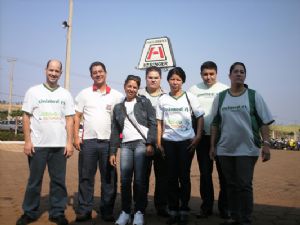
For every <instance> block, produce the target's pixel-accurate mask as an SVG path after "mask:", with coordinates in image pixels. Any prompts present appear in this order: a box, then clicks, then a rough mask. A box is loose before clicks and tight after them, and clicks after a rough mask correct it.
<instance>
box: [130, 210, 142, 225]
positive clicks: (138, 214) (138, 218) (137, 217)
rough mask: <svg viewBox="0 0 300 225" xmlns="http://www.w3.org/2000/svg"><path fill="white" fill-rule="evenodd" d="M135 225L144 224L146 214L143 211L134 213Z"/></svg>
mask: <svg viewBox="0 0 300 225" xmlns="http://www.w3.org/2000/svg"><path fill="white" fill-rule="evenodd" d="M133 225H144V214H143V213H141V211H137V212H136V213H135V214H134V219H133Z"/></svg>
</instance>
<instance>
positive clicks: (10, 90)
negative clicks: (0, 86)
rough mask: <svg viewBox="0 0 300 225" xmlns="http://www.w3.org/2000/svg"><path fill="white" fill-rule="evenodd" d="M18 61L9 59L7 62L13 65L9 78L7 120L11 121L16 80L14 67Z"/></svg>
mask: <svg viewBox="0 0 300 225" xmlns="http://www.w3.org/2000/svg"><path fill="white" fill-rule="evenodd" d="M16 61H17V60H16V59H7V62H9V63H11V67H10V76H9V100H8V101H9V104H8V115H7V118H8V119H10V114H11V106H12V92H13V79H14V66H15V62H16Z"/></svg>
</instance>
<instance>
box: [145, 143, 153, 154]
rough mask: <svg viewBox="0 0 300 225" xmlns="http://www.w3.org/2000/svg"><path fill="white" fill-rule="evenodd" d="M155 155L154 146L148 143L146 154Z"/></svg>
mask: <svg viewBox="0 0 300 225" xmlns="http://www.w3.org/2000/svg"><path fill="white" fill-rule="evenodd" d="M153 155H154V148H153V146H152V145H149V144H148V145H146V156H153Z"/></svg>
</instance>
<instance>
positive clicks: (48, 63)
mask: <svg viewBox="0 0 300 225" xmlns="http://www.w3.org/2000/svg"><path fill="white" fill-rule="evenodd" d="M52 61H57V62H59V64H60V70H62V63H61V61H59V60H54V59H50V60H49V61H48V62H47V65H46V69H48V67H49V65H50V63H51V62H52Z"/></svg>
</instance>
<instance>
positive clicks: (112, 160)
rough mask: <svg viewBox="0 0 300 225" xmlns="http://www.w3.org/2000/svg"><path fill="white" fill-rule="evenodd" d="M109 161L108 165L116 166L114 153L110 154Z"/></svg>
mask: <svg viewBox="0 0 300 225" xmlns="http://www.w3.org/2000/svg"><path fill="white" fill-rule="evenodd" d="M109 163H110V165H112V166H113V167H116V166H117V157H116V155H111V156H110V157H109Z"/></svg>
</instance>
